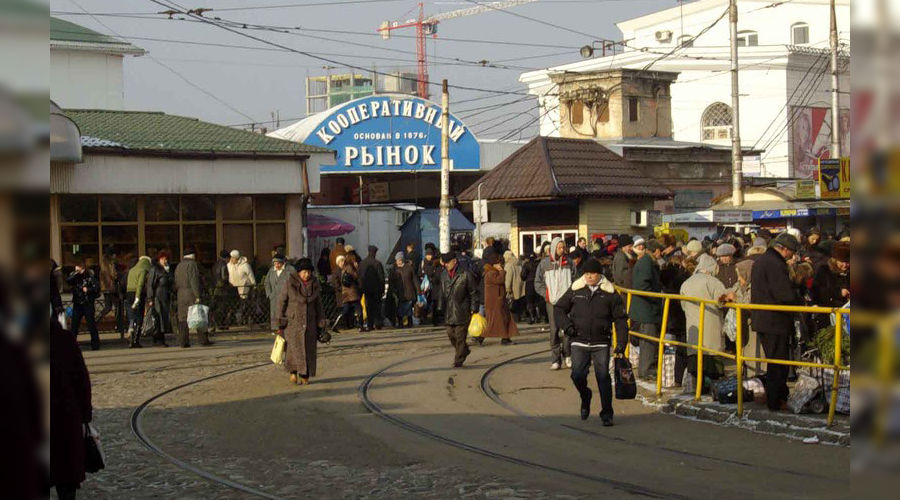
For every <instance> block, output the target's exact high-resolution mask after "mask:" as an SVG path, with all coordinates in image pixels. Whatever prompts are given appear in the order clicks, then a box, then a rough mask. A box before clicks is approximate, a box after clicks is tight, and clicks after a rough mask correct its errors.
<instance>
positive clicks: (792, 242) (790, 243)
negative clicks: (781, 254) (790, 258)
mask: <svg viewBox="0 0 900 500" xmlns="http://www.w3.org/2000/svg"><path fill="white" fill-rule="evenodd" d="M775 244H776V245H781V246H783V247H784V248H787V249H788V250H792V251H794V252H796V251H797V250H800V242H799V241H797V238H794V235H792V234H789V233H786V232H785V233H781V234H779V235H778V236H776V237H775Z"/></svg>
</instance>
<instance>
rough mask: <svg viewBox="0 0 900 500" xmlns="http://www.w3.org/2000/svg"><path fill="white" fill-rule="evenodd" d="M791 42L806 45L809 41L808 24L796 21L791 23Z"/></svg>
mask: <svg viewBox="0 0 900 500" xmlns="http://www.w3.org/2000/svg"><path fill="white" fill-rule="evenodd" d="M791 43H792V44H794V45H806V44H808V43H809V25H808V24H806V23H794V24H792V25H791Z"/></svg>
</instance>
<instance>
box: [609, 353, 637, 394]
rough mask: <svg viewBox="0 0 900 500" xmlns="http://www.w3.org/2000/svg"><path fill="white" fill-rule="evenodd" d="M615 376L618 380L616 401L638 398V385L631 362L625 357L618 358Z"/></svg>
mask: <svg viewBox="0 0 900 500" xmlns="http://www.w3.org/2000/svg"><path fill="white" fill-rule="evenodd" d="M613 374H614V376H615V379H616V399H634V398H635V397H636V396H637V383H636V382H635V380H634V371H633V370H632V369H631V362H630V361H628V359H627V358H625V357H616V358H615V362H614V369H613Z"/></svg>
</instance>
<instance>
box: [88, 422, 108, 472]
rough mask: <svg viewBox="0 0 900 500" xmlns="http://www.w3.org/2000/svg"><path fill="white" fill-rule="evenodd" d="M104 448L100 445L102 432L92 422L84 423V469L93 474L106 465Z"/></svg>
mask: <svg viewBox="0 0 900 500" xmlns="http://www.w3.org/2000/svg"><path fill="white" fill-rule="evenodd" d="M105 458H106V457H105V455H104V454H103V448H102V447H101V446H100V433H99V432H97V428H96V427H94V426H93V425H91V424H84V470H85V472H90V473H91V474H93V473H95V472H99V471H100V470H101V469H103V468H105V467H106V460H105Z"/></svg>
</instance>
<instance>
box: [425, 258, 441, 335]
mask: <svg viewBox="0 0 900 500" xmlns="http://www.w3.org/2000/svg"><path fill="white" fill-rule="evenodd" d="M436 254H437V252H435V250H434V249H432V248H427V247H426V248H425V260H423V261H422V278H423V279H422V281H423V282H424V278H428V290H427V291H425V290H423V293H425V299H426V301H427V302H426V305H425V314H426V315H427V314H429V313H430V314H431V324H432V325H434V326H438V323H439V320H440V312H439V311H438V308H437V303H438V300H437V296H438V290H440V289H441V272H442V271H443V269H442V268H441V262H440V259H439V258H438V256H437V255H436ZM423 288H424V285H423Z"/></svg>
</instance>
